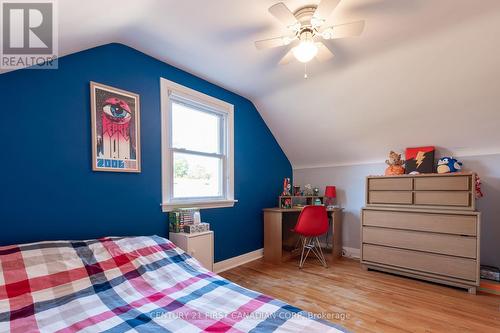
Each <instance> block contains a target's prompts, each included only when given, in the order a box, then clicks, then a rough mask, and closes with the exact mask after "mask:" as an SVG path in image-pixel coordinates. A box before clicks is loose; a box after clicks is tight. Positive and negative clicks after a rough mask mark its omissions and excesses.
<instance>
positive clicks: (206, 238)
mask: <svg viewBox="0 0 500 333" xmlns="http://www.w3.org/2000/svg"><path fill="white" fill-rule="evenodd" d="M169 239H170V241H172V243H174V244H175V245H177V246H178V247H180V248H181V249H183V250H184V251H185V252H187V253H188V254H189V255H190V256H192V257H194V258H196V260H198V261H199V262H200V263H201V264H202V265H203V267H205V268H206V269H208V270H211V271H213V268H214V232H213V231H204V232H196V233H192V234H187V233H184V232H179V233H176V232H171V233H170V236H169Z"/></svg>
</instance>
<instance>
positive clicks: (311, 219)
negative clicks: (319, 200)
mask: <svg viewBox="0 0 500 333" xmlns="http://www.w3.org/2000/svg"><path fill="white" fill-rule="evenodd" d="M292 231H293V232H295V233H297V234H299V235H300V237H301V240H302V253H301V255H300V261H299V268H302V267H303V266H304V262H305V261H306V259H307V256H308V255H309V252H311V251H312V252H313V253H314V254H315V255H316V257H317V258H318V259H319V261H320V262H321V264H322V265H323V266H324V267H328V265H327V264H326V260H325V256H324V255H323V251H322V250H321V245H320V243H319V238H318V237H319V236H321V235H324V234H326V233H327V231H328V215H327V213H326V208H325V206H306V207H304V209H302V211H301V212H300V215H299V219H298V220H297V224H296V225H295V228H293V229H292ZM306 249H307V252H306ZM304 252H306V254H305V256H304Z"/></svg>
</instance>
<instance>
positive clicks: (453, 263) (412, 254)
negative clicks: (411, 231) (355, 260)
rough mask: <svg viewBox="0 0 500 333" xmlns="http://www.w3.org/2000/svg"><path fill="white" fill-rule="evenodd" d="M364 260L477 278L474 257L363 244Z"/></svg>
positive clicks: (440, 273) (470, 279)
mask: <svg viewBox="0 0 500 333" xmlns="http://www.w3.org/2000/svg"><path fill="white" fill-rule="evenodd" d="M363 261H369V262H373V263H380V264H384V265H389V266H395V267H400V268H406V269H411V270H415V271H419V272H425V273H433V274H439V275H442V276H448V277H453V278H459V279H464V280H469V281H476V279H477V262H476V260H473V259H466V258H458V257H450V256H445V255H440V254H433V253H425V252H417V251H411V250H403V249H395V248H390V247H384V246H377V245H370V244H363Z"/></svg>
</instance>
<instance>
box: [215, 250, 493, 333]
mask: <svg viewBox="0 0 500 333" xmlns="http://www.w3.org/2000/svg"><path fill="white" fill-rule="evenodd" d="M220 275H222V276H223V277H225V278H227V279H229V280H231V281H233V282H235V283H238V284H240V285H242V286H244V287H247V288H250V289H253V290H257V291H259V292H262V293H264V294H267V295H270V296H273V297H275V298H279V299H281V300H283V301H285V302H287V303H290V304H292V305H294V306H297V307H299V308H302V309H304V310H307V311H310V312H312V313H317V314H319V313H326V314H328V315H329V316H330V317H331V318H332V319H329V320H330V321H332V322H335V323H337V324H340V325H342V326H344V327H345V328H347V329H348V330H350V331H353V332H481V333H486V332H500V297H499V296H494V295H487V294H481V293H478V294H477V295H470V294H468V293H467V291H466V290H463V289H455V288H451V287H446V286H442V285H438V284H433V283H429V282H423V281H419V280H412V279H408V278H403V277H399V276H395V275H390V274H386V273H381V272H376V271H364V270H363V269H362V268H361V265H360V264H359V262H357V261H354V260H349V259H341V260H337V261H335V262H334V263H333V264H330V267H329V268H323V267H321V266H319V263H318V262H315V261H314V260H311V259H308V261H307V262H306V264H305V266H304V268H303V269H302V270H299V268H298V264H297V262H296V261H295V260H293V261H289V262H286V263H283V264H279V265H274V264H270V263H265V262H264V261H263V260H262V259H259V260H256V261H253V262H250V263H248V264H245V265H242V266H239V267H236V268H233V269H231V270H229V271H226V272H223V273H221V274H220Z"/></svg>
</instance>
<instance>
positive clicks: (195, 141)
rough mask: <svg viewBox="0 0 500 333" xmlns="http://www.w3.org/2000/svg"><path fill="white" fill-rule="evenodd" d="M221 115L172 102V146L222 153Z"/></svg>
mask: <svg viewBox="0 0 500 333" xmlns="http://www.w3.org/2000/svg"><path fill="white" fill-rule="evenodd" d="M220 123H221V116H219V115H216V114H213V113H209V112H202V111H199V110H196V109H193V108H189V107H187V106H186V105H184V104H180V103H175V102H172V147H173V148H184V149H189V150H194V151H201V152H205V153H220V141H219V140H220V127H219V126H220Z"/></svg>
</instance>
